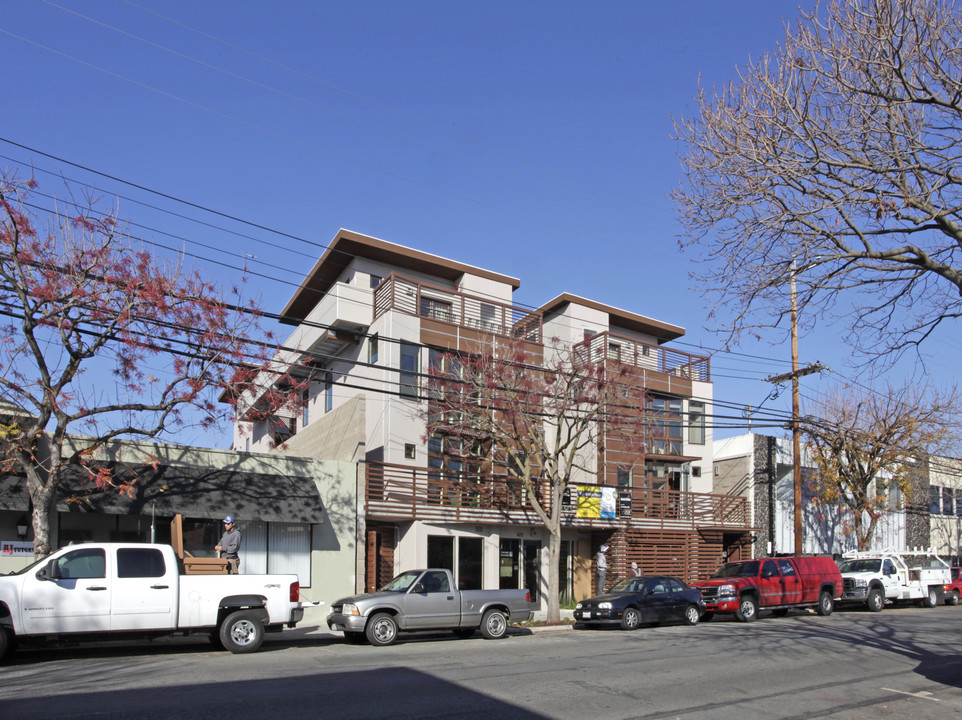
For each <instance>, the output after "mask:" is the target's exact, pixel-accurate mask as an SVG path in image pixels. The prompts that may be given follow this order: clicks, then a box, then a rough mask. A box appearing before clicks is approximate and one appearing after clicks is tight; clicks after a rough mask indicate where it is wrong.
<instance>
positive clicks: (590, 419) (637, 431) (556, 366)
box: [426, 339, 647, 622]
mask: <svg viewBox="0 0 962 720" xmlns="http://www.w3.org/2000/svg"><path fill="white" fill-rule="evenodd" d="M547 349H548V350H549V351H550V353H549V354H548V357H547V358H546V359H544V360H543V359H542V354H541V351H540V350H538V351H533V350H532V349H531V348H529V347H528V346H527V345H526V344H525V343H524V342H522V341H511V342H502V340H501V339H497V340H492V341H491V342H490V343H488V344H487V345H486V346H485V347H479V348H477V349H476V350H475V351H474V352H472V353H470V354H468V353H451V354H447V355H443V356H441V357H440V358H439V362H438V363H437V364H436V365H435V367H432V368H431V374H430V377H429V381H428V396H429V399H428V409H427V411H426V420H427V432H428V434H429V435H434V434H440V435H444V436H450V437H455V438H459V439H460V440H462V441H464V442H467V443H471V444H474V445H475V446H476V447H482V448H484V452H483V454H484V455H485V456H486V457H488V458H490V461H491V465H492V469H493V470H494V471H495V472H497V473H503V474H505V475H506V476H507V477H509V478H510V479H512V480H513V481H515V482H517V483H519V484H520V486H521V488H522V489H523V492H522V493H521V494H522V495H523V496H524V497H526V499H527V502H528V503H529V505H530V507H531V509H532V510H533V511H534V513H535V514H536V515H537V516H538V518H540V520H541V522H542V523H543V525H544V527H545V528H546V529H547V531H548V534H549V543H548V621H549V622H557V621H558V620H560V617H561V614H560V595H559V588H560V583H559V567H558V565H559V559H560V557H561V530H562V520H563V517H562V512H561V511H562V498H563V495H564V492H565V490H566V489H567V488H568V487H569V485H570V484H571V483H572V482H574V481H577V480H581V481H582V482H595V483H596V482H598V472H599V462H600V461H599V457H600V454H599V446H600V443H603V442H607V443H609V445H611V446H612V447H614V446H618V448H619V450H620V451H621V453H622V454H627V455H630V454H631V448H633V447H640V446H641V445H643V443H644V438H645V437H646V430H647V428H646V420H645V417H644V415H643V412H642V409H643V408H644V398H645V390H644V386H643V385H642V383H641V381H640V380H639V379H637V378H636V377H635V376H634V375H633V374H632V372H631V371H630V369H629V368H628V366H626V365H623V364H621V363H618V362H616V361H612V360H608V361H605V360H604V359H602V358H592V357H590V356H589V353H588V352H587V349H586V348H585V349H584V352H582V351H580V350H578V351H575V350H572V349H570V348H564V347H561V345H560V344H558V343H557V342H555V343H554V344H553V345H552V346H551V347H549V348H547Z"/></svg>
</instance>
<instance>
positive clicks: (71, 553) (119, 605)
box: [0, 543, 304, 658]
mask: <svg viewBox="0 0 962 720" xmlns="http://www.w3.org/2000/svg"><path fill="white" fill-rule="evenodd" d="M299 595H300V584H299V582H298V579H297V576H296V575H182V574H181V572H180V562H179V561H178V558H177V555H176V554H175V553H174V549H173V548H172V547H171V546H170V545H154V544H147V543H84V544H80V545H69V546H67V547H65V548H62V549H60V550H58V551H57V552H55V553H53V554H52V555H50V556H48V557H46V558H43V559H42V560H39V561H37V562H35V563H34V564H32V565H29V566H27V567H26V568H24V569H22V570H20V571H18V572H16V573H13V574H12V575H3V576H0V658H3V656H4V655H6V654H7V653H8V652H10V651H12V650H13V649H14V647H15V646H16V644H17V641H18V640H25V641H29V640H41V639H51V638H58V637H59V638H64V637H70V638H72V639H76V640H104V639H109V638H114V637H117V636H121V635H130V636H139V637H145V636H146V637H153V636H158V635H170V634H190V633H207V634H209V635H210V637H211V640H212V641H214V642H215V643H217V644H221V645H223V647H225V648H226V649H228V650H230V651H231V652H233V653H247V652H254V651H255V650H257V649H258V648H259V647H260V645H261V643H262V642H263V640H264V633H265V631H266V632H279V631H280V630H281V629H282V628H283V627H284V626H285V625H286V626H287V627H294V625H295V624H297V623H298V622H299V621H300V620H301V618H302V617H303V615H304V607H303V606H304V604H303V603H301V602H300V598H299Z"/></svg>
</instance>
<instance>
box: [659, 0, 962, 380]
mask: <svg viewBox="0 0 962 720" xmlns="http://www.w3.org/2000/svg"><path fill="white" fill-rule="evenodd" d="M698 103H699V107H700V113H699V114H698V115H697V116H696V117H693V118H687V119H683V120H680V121H677V122H676V126H675V127H676V134H677V137H678V139H680V140H682V141H683V142H684V143H685V150H684V155H683V158H682V164H683V169H684V178H683V180H682V182H681V183H680V185H679V187H678V188H677V189H676V190H675V191H674V192H673V198H674V199H675V200H676V202H677V207H678V213H679V216H680V220H681V223H682V225H683V228H684V235H683V238H682V241H681V245H682V247H689V246H695V247H697V248H700V249H701V251H702V260H703V261H704V262H705V269H704V270H703V271H700V272H696V273H694V274H693V276H694V278H695V279H696V280H697V281H698V283H699V287H701V288H703V289H704V290H705V291H706V292H708V293H711V294H712V295H713V297H714V298H715V299H716V302H715V305H716V307H717V306H718V305H719V304H720V306H722V307H726V308H727V309H729V310H731V311H733V312H734V315H735V319H734V321H732V322H731V324H730V325H729V324H728V320H727V319H726V321H725V325H724V327H725V332H727V333H729V339H737V338H738V337H739V336H740V335H741V333H742V332H743V331H746V330H748V331H752V329H753V328H760V327H766V326H771V325H775V324H778V321H779V320H780V319H781V318H782V317H783V316H784V315H785V314H786V313H787V311H788V309H787V305H788V297H787V293H786V292H785V291H784V287H782V286H784V285H785V283H786V279H787V278H789V277H790V276H792V275H797V279H798V284H799V296H798V300H799V304H800V307H801V308H805V307H806V306H811V307H810V312H809V313H803V315H802V317H803V318H805V317H807V318H809V319H811V318H813V317H815V316H816V315H817V312H814V311H818V310H829V309H832V308H833V307H834V306H835V303H836V302H837V301H839V300H841V299H842V294H843V293H844V295H845V299H846V300H849V301H852V300H854V301H855V302H854V303H851V304H849V305H847V306H846V307H847V309H846V310H845V311H840V312H839V314H840V315H847V317H848V320H849V322H850V327H851V329H852V331H853V332H852V339H851V342H852V343H853V345H854V346H855V347H856V348H857V349H859V350H861V351H862V352H864V353H866V354H867V355H868V357H869V358H874V359H876V360H878V359H881V358H888V360H890V361H894V359H895V358H897V357H899V356H900V355H901V353H903V352H904V351H905V350H907V349H910V348H913V347H914V348H915V349H916V350H917V349H918V345H919V343H921V342H922V341H923V340H925V338H926V337H928V336H929V335H930V334H931V333H932V332H933V331H934V330H935V329H936V328H937V327H938V326H939V325H940V324H942V323H943V322H944V321H945V320H947V319H950V318H956V317H958V316H959V314H960V313H962V299H960V296H962V255H960V254H962V226H960V222H959V221H960V212H962V174H960V168H962V8H960V6H959V5H958V4H957V3H951V2H945V1H943V0H887V1H886V2H875V1H874V0H839V1H838V2H832V3H830V4H828V5H826V6H818V7H816V9H815V10H814V11H813V12H812V13H811V14H810V15H804V16H803V19H801V20H799V21H798V22H797V23H796V24H795V25H794V28H789V29H788V31H787V34H786V38H785V41H784V44H783V45H782V46H781V47H780V48H778V49H777V51H775V52H773V53H772V54H771V55H770V56H766V57H763V58H762V59H761V60H760V61H757V62H751V61H749V65H748V67H746V68H744V69H741V70H739V72H738V75H737V80H736V81H734V82H732V83H730V84H729V85H728V86H726V87H725V88H723V89H722V90H720V91H719V90H715V89H712V90H711V91H710V92H709V91H706V90H705V89H704V88H700V89H699V94H698ZM909 308H911V312H909Z"/></svg>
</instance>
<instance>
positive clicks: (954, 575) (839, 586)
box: [574, 551, 962, 630]
mask: <svg viewBox="0 0 962 720" xmlns="http://www.w3.org/2000/svg"><path fill="white" fill-rule="evenodd" d="M960 595H962V580H960V578H959V570H958V568H952V569H951V571H950V569H949V567H948V565H946V564H945V563H944V562H943V561H942V560H941V559H940V558H938V556H936V555H934V554H932V553H928V552H919V553H903V554H902V555H899V554H897V553H894V552H892V551H886V552H883V553H864V552H863V553H850V554H849V555H847V556H846V557H845V559H844V560H843V562H842V563H841V566H840V565H839V564H837V563H836V562H835V560H834V559H832V558H830V557H779V558H762V559H759V560H745V561H742V562H732V563H727V564H725V565H723V566H722V567H721V568H720V569H719V570H718V572H716V573H715V575H714V576H712V577H711V578H708V579H706V580H702V581H699V582H696V583H694V584H693V586H692V587H689V586H688V585H687V584H685V583H684V582H683V581H682V580H680V579H679V578H672V577H665V576H654V577H644V578H626V579H624V580H620V581H619V582H618V583H616V584H615V585H614V586H613V587H612V588H611V589H610V590H609V591H607V592H606V593H604V594H602V595H599V596H597V597H592V598H588V599H586V600H582V601H581V602H580V603H578V605H577V607H576V609H575V611H574V618H575V620H576V621H577V622H578V623H580V624H581V625H582V626H583V627H586V628H593V627H600V626H602V625H606V624H617V625H620V627H621V628H623V629H625V630H634V629H635V628H637V627H638V626H639V625H640V624H642V623H656V622H662V621H668V620H678V621H683V622H686V623H688V624H689V625H694V624H696V623H697V622H698V621H699V619H701V620H710V619H711V618H712V617H713V616H714V615H716V614H720V613H724V614H731V615H734V616H735V617H736V618H737V619H738V620H740V621H742V622H752V621H753V620H755V619H756V618H757V617H758V613H759V611H760V610H771V611H772V613H773V614H774V615H776V616H779V615H785V614H787V613H788V611H789V610H790V609H791V608H813V609H814V610H815V611H816V612H817V613H818V614H820V615H831V614H832V612H833V611H834V609H835V608H836V607H837V606H844V605H866V606H867V607H868V608H869V609H870V610H872V611H874V612H878V611H881V610H882V609H883V608H884V607H885V604H886V603H897V602H907V601H913V602H919V603H920V604H922V605H925V606H926V607H934V606H935V605H936V604H938V603H940V602H942V601H943V598H944V601H945V602H946V604H949V605H957V604H958V603H959V597H960Z"/></svg>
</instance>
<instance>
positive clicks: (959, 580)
mask: <svg viewBox="0 0 962 720" xmlns="http://www.w3.org/2000/svg"><path fill="white" fill-rule="evenodd" d="M942 589H943V590H944V592H945V604H946V605H958V604H959V596H960V595H962V577H959V568H957V567H954V568H952V582H950V583H949V584H948V585H944V586H943V587H942Z"/></svg>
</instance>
